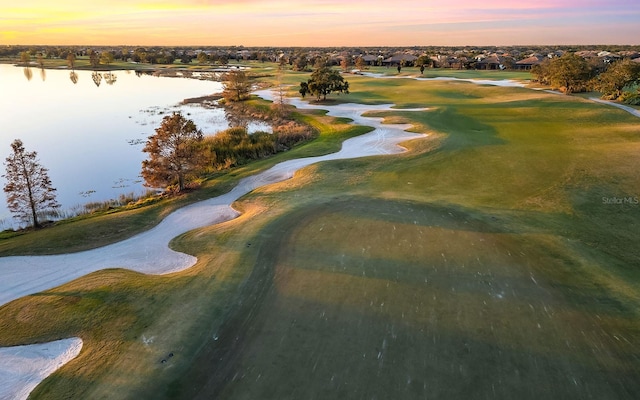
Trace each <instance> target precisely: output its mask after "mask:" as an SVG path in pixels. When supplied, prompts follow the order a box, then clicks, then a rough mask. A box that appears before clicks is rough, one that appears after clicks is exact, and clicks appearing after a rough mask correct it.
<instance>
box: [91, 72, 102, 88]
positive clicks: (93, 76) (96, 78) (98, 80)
mask: <svg viewBox="0 0 640 400" xmlns="http://www.w3.org/2000/svg"><path fill="white" fill-rule="evenodd" d="M91 79H92V80H93V83H95V84H96V86H98V87H99V86H100V83H101V82H102V74H101V73H99V72H98V71H93V73H92V74H91Z"/></svg>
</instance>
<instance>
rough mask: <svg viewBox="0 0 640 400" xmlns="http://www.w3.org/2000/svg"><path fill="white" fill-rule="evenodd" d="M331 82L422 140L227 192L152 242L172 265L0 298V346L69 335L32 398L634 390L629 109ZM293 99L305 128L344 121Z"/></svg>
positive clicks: (639, 389)
mask: <svg viewBox="0 0 640 400" xmlns="http://www.w3.org/2000/svg"><path fill="white" fill-rule="evenodd" d="M297 77H298V76H294V77H292V78H290V79H297ZM349 81H350V84H351V89H350V90H351V92H352V93H351V94H350V95H348V96H346V97H343V96H340V97H338V98H337V99H338V100H339V101H336V102H333V103H330V104H325V105H321V106H320V108H324V109H326V110H331V109H332V108H338V107H340V104H341V103H340V102H341V101H345V102H355V103H360V104H365V105H367V104H368V105H382V104H395V107H396V108H397V110H396V109H384V110H375V107H372V111H371V112H369V113H367V114H366V115H368V116H373V117H380V118H384V121H385V122H387V123H399V124H407V125H406V126H407V127H410V128H409V130H410V131H412V132H416V133H424V134H427V136H426V137H416V139H413V140H410V141H407V142H404V143H403V144H402V145H403V146H404V147H405V148H406V149H407V150H408V151H406V152H404V153H401V154H396V155H385V156H370V157H364V158H357V159H342V160H333V161H327V162H321V163H317V164H313V165H310V166H307V167H305V168H303V169H302V170H300V171H298V172H297V173H296V174H295V176H294V177H293V179H289V180H286V181H283V182H280V183H275V184H271V185H268V186H263V187H260V188H258V189H256V190H254V191H252V192H250V193H249V194H247V195H245V196H243V197H241V198H240V199H239V200H237V201H236V202H235V203H234V205H233V206H234V208H235V209H236V210H238V211H239V212H240V213H241V215H240V216H239V217H238V218H236V219H233V220H231V221H227V222H224V223H222V224H217V225H214V226H205V227H200V228H198V229H195V230H191V231H189V232H187V233H184V234H182V235H180V236H178V237H177V238H175V239H174V240H173V241H172V242H171V243H170V245H171V248H172V249H174V250H176V251H180V252H184V253H187V254H189V255H192V256H195V257H197V259H198V261H197V262H196V264H195V265H194V266H193V267H191V268H189V269H186V270H184V271H180V272H175V273H172V274H168V275H162V276H150V275H143V274H140V273H136V272H132V271H127V270H124V269H108V270H104V271H97V272H93V273H91V274H89V275H87V276H84V277H81V278H78V279H75V280H74V281H72V282H70V283H67V284H64V285H62V286H59V287H57V288H55V289H52V290H50V291H45V292H42V293H38V294H34V295H31V296H26V297H23V298H20V299H17V300H14V301H12V302H11V303H8V304H6V305H4V306H2V307H0V345H1V346H10V345H18V344H27V343H37V342H43V341H52V340H58V339H63V338H68V337H80V338H82V340H83V342H84V345H83V349H82V351H81V353H80V355H79V356H78V357H77V358H75V359H74V360H72V361H70V362H69V363H68V364H66V365H65V366H64V367H62V368H60V369H59V370H58V371H57V372H56V373H54V374H53V375H51V376H50V377H49V378H47V379H46V380H45V381H43V383H42V384H41V385H39V386H38V387H37V388H36V389H35V390H34V391H33V392H32V394H31V396H32V398H46V399H62V398H131V399H133V398H137V399H141V398H145V399H146V398H148V399H163V398H166V399H170V398H171V399H173V398H183V399H193V398H201V399H210V398H216V399H299V398H312V399H333V398H336V399H337V398H340V399H389V398H403V399H424V398H427V399H429V398H436V399H437V398H440V399H451V398H464V399H496V398H499V399H512V398H519V399H540V398H566V399H635V398H638V396H639V395H640V381H639V380H638V379H637V377H638V376H639V375H640V344H639V343H640V340H639V338H640V315H639V313H640V311H639V310H640V272H639V268H640V246H639V245H638V244H640V230H638V229H637V228H635V227H637V226H640V205H638V202H637V198H638V197H640V174H638V173H637V171H638V170H639V167H640V157H639V156H638V155H639V154H640V128H639V127H640V119H638V118H637V117H635V116H633V115H631V114H629V113H627V112H625V111H623V110H619V109H616V108H613V107H610V106H608V105H603V104H598V103H595V102H592V101H589V100H585V99H581V98H577V97H569V96H560V95H556V94H551V93H546V92H542V91H533V90H530V89H526V88H514V87H495V86H488V85H476V84H473V83H469V82H456V81H417V80H414V79H378V78H376V77H369V76H354V77H352V78H349ZM292 103H293V104H299V103H297V102H296V101H292ZM409 108H411V109H412V111H406V110H402V109H409ZM416 109H421V110H422V111H416ZM305 115H306V118H309V119H310V120H312V121H314V123H315V124H316V126H318V127H319V130H320V137H319V139H318V140H326V138H327V137H330V136H332V135H333V136H334V137H339V138H341V140H342V139H346V138H348V137H351V136H353V135H354V131H353V129H354V128H353V127H352V126H351V125H349V124H347V121H346V120H345V119H344V118H345V117H347V116H343V118H335V117H332V116H329V115H325V114H324V113H322V112H319V111H313V110H311V111H306V114H305ZM359 133H363V132H359ZM307 146H313V142H312V143H310V144H309V145H307ZM296 151H297V152H298V153H299V154H301V153H303V152H305V151H306V150H305V146H301V147H300V148H299V149H294V150H292V152H296ZM307 155H311V154H307ZM284 156H287V157H291V156H292V155H286V154H285V155H284ZM277 161H278V159H277V157H274V159H273V160H272V161H270V162H272V163H275V162H277ZM266 167H267V165H262V166H260V168H264V169H266ZM245 168H247V167H245ZM256 168H258V167H256Z"/></svg>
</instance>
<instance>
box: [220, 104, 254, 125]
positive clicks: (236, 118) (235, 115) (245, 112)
mask: <svg viewBox="0 0 640 400" xmlns="http://www.w3.org/2000/svg"><path fill="white" fill-rule="evenodd" d="M224 116H225V118H226V119H227V121H228V122H229V127H230V128H238V127H239V128H244V129H247V130H248V128H249V123H251V122H253V119H252V118H251V115H250V112H249V109H248V108H247V106H246V105H245V104H244V103H243V102H239V103H236V104H234V105H233V107H227V108H225V109H224Z"/></svg>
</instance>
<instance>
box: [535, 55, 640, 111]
mask: <svg viewBox="0 0 640 400" xmlns="http://www.w3.org/2000/svg"><path fill="white" fill-rule="evenodd" d="M531 73H532V74H533V76H534V78H535V80H536V81H538V82H540V83H542V84H544V85H549V86H551V87H552V88H553V89H557V90H560V91H562V92H563V93H566V94H570V93H575V92H585V91H589V90H596V91H599V92H601V93H602V97H603V98H605V99H609V100H618V99H622V98H623V97H625V96H624V95H625V89H633V88H634V86H637V85H638V84H639V83H640V64H638V63H636V62H633V61H631V60H629V59H624V60H620V61H616V62H614V63H612V64H611V65H609V66H608V68H606V69H604V70H602V71H601V70H600V69H599V68H598V67H596V66H594V65H593V64H590V63H589V62H588V61H587V60H585V59H584V58H582V57H580V56H578V55H576V54H574V53H566V54H564V55H563V56H562V57H558V58H554V59H550V60H545V62H543V63H542V64H540V65H536V66H534V67H533V68H532V70H531ZM636 91H637V90H636ZM626 97H629V96H628V95H627V96H626ZM637 97H638V93H635V95H634V96H631V97H630V99H633V98H637ZM623 100H628V99H623Z"/></svg>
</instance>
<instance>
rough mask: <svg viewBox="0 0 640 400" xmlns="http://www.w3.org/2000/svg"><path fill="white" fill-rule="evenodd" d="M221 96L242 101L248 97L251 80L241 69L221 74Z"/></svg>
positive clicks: (229, 99)
mask: <svg viewBox="0 0 640 400" xmlns="http://www.w3.org/2000/svg"><path fill="white" fill-rule="evenodd" d="M222 85H223V91H222V97H224V98H225V99H226V100H228V101H242V100H246V99H248V98H249V94H250V93H251V82H250V81H249V76H248V75H247V73H246V72H245V71H243V70H234V71H230V72H227V73H226V74H224V76H223V83H222Z"/></svg>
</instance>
